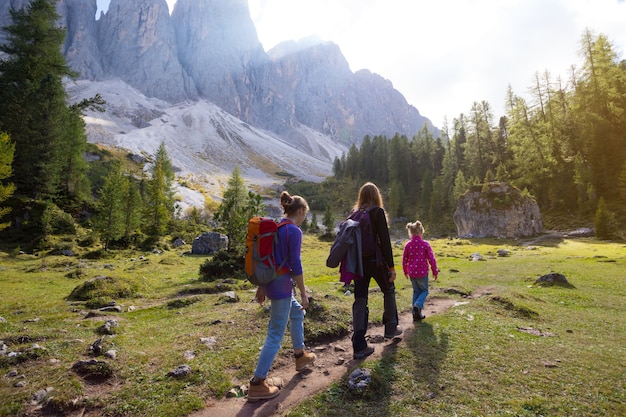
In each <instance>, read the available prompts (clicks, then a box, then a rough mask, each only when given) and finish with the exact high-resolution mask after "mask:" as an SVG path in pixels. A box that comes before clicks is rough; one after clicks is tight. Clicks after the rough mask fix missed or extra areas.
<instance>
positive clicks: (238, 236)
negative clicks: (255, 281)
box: [214, 167, 265, 252]
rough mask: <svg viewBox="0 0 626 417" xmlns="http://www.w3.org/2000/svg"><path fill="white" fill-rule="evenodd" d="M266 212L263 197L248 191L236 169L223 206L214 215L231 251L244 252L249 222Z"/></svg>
mask: <svg viewBox="0 0 626 417" xmlns="http://www.w3.org/2000/svg"><path fill="white" fill-rule="evenodd" d="M264 211H265V206H264V204H263V200H262V198H261V196H260V195H259V194H256V193H254V192H252V191H248V190H247V189H246V186H245V183H244V181H243V178H242V177H241V171H240V169H239V167H235V168H234V169H233V173H232V176H231V177H230V179H229V180H228V188H227V189H226V191H224V195H223V196H222V204H220V206H219V207H218V209H217V212H216V213H215V215H214V218H215V220H216V221H217V222H218V223H219V230H220V231H221V232H223V233H224V234H225V235H226V236H228V250H229V251H233V252H239V251H243V248H244V247H245V241H246V234H247V231H248V229H247V224H248V220H249V219H250V217H252V216H256V215H259V214H261V213H262V212H264Z"/></svg>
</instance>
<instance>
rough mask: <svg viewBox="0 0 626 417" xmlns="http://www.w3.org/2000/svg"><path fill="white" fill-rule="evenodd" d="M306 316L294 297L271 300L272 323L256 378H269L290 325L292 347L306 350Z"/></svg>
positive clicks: (269, 326)
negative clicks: (268, 375)
mask: <svg viewBox="0 0 626 417" xmlns="http://www.w3.org/2000/svg"><path fill="white" fill-rule="evenodd" d="M304 314H305V311H304V310H302V305H300V303H299V302H298V301H297V300H296V299H295V297H294V296H293V295H292V296H291V298H281V299H278V300H271V306H270V322H269V324H268V325H267V336H265V343H264V344H263V349H262V350H261V355H260V356H259V361H258V362H257V365H256V369H255V370H254V376H256V377H257V378H262V379H263V378H267V374H268V373H269V371H270V368H271V366H272V363H274V359H275V358H276V354H277V353H278V350H279V349H280V347H281V345H282V341H283V337H284V336H285V330H287V323H289V334H290V335H291V346H292V348H293V349H302V348H304Z"/></svg>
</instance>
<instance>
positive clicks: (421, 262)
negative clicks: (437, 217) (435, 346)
mask: <svg viewBox="0 0 626 417" xmlns="http://www.w3.org/2000/svg"><path fill="white" fill-rule="evenodd" d="M406 228H407V230H408V231H409V237H410V238H411V240H409V241H408V242H407V243H406V245H405V246H404V252H403V253H402V269H403V270H404V276H405V277H406V278H407V279H411V284H412V285H413V321H419V320H422V319H425V318H426V317H425V316H424V315H422V309H423V308H424V302H426V297H427V296H428V265H429V264H430V269H431V270H432V272H433V281H436V280H437V275H438V274H439V270H438V269H437V261H436V260H435V255H434V254H433V250H432V248H431V247H430V244H429V243H428V242H427V241H425V240H424V239H423V238H422V236H423V235H424V226H422V223H421V222H420V221H419V220H416V221H415V222H414V223H407V225H406Z"/></svg>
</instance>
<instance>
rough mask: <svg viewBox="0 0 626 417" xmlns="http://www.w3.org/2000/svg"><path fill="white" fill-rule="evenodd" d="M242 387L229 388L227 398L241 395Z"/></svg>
mask: <svg viewBox="0 0 626 417" xmlns="http://www.w3.org/2000/svg"><path fill="white" fill-rule="evenodd" d="M240 389H241V388H231V389H229V390H228V392H227V393H226V398H237V397H241V396H242V395H241V391H240Z"/></svg>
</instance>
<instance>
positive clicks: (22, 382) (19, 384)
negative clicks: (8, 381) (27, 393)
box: [13, 381, 26, 388]
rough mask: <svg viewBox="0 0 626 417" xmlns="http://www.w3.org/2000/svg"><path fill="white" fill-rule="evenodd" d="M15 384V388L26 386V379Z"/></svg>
mask: <svg viewBox="0 0 626 417" xmlns="http://www.w3.org/2000/svg"><path fill="white" fill-rule="evenodd" d="M13 386H14V387H15V388H24V387H25V386H26V381H18V382H16V383H15V384H13Z"/></svg>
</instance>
